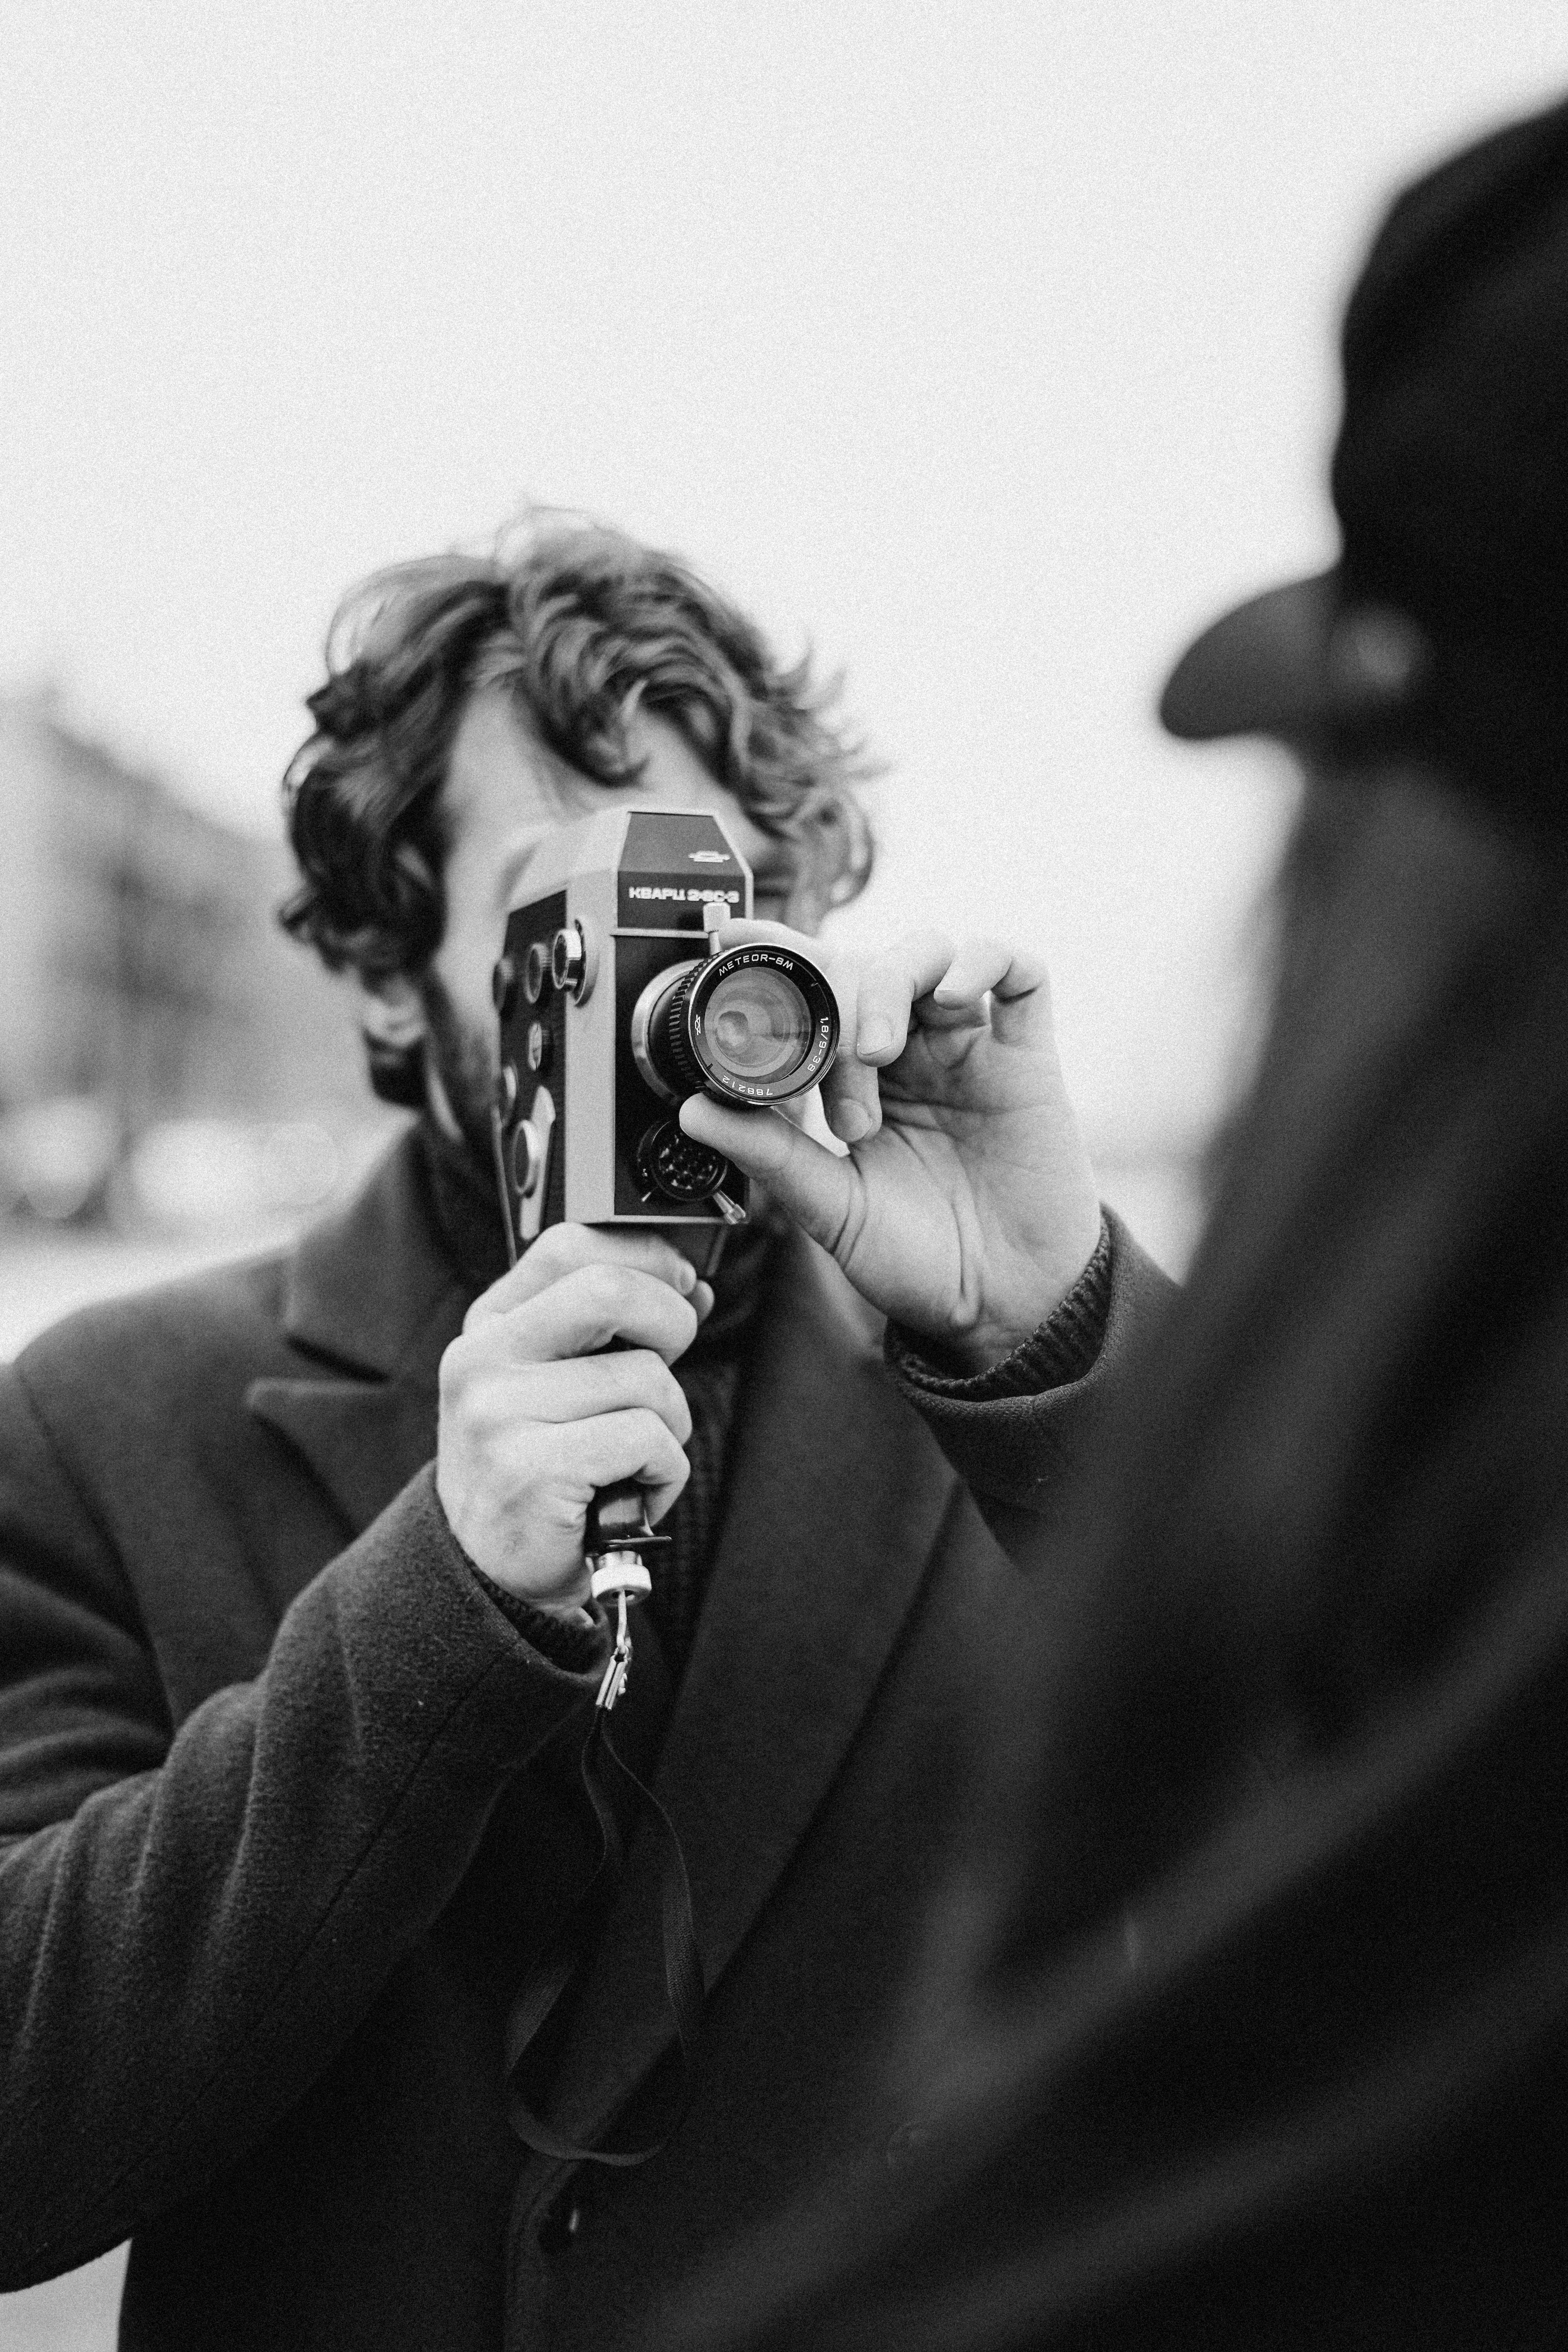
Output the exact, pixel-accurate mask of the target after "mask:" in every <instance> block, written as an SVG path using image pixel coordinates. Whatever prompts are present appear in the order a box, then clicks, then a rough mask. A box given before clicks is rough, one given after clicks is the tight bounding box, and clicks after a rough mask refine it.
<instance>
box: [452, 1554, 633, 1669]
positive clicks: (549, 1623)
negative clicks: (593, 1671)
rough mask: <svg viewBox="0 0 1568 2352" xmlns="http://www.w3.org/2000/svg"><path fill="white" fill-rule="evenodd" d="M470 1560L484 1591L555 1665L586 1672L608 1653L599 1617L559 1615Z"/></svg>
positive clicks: (525, 1637)
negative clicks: (522, 1597)
mask: <svg viewBox="0 0 1568 2352" xmlns="http://www.w3.org/2000/svg"><path fill="white" fill-rule="evenodd" d="M463 1557H464V1559H468V1554H467V1552H465V1553H464V1554H463ZM468 1572H469V1574H470V1575H471V1576H472V1577H473V1579H474V1580H475V1582H476V1583H477V1584H478V1585H479V1589H480V1591H482V1592H485V1593H487V1594H488V1595H489V1598H490V1600H492V1601H494V1602H495V1605H496V1607H497V1608H498V1609H499V1610H500V1612H501V1614H502V1616H503V1617H505V1619H506V1620H507V1622H508V1623H509V1624H510V1626H511V1627H512V1628H513V1630H514V1632H516V1633H521V1636H522V1638H523V1640H524V1641H525V1642H526V1643H528V1644H529V1646H530V1648H531V1649H534V1650H537V1651H538V1652H539V1654H540V1656H541V1657H542V1658H545V1659H547V1660H548V1661H549V1663H550V1664H551V1665H552V1666H559V1667H560V1669H561V1671H562V1673H563V1674H568V1675H585V1674H586V1673H587V1672H588V1670H589V1668H590V1667H592V1666H596V1665H597V1664H599V1661H600V1659H601V1658H602V1656H603V1654H604V1648H605V1630H604V1627H603V1625H602V1624H601V1623H600V1622H598V1621H597V1620H596V1619H595V1618H593V1617H591V1616H589V1614H588V1612H587V1611H586V1610H584V1611H583V1612H582V1614H581V1618H580V1620H574V1619H573V1618H570V1617H557V1616H555V1615H554V1614H553V1612H552V1611H550V1610H548V1609H536V1608H535V1607H534V1605H533V1603H532V1601H524V1600H523V1599H521V1596H520V1595H519V1594H517V1593H515V1592H508V1591H507V1590H506V1588H505V1587H504V1585H500V1584H498V1583H497V1582H496V1581H495V1579H494V1578H493V1577H489V1576H487V1575H486V1574H485V1572H484V1570H483V1569H482V1568H476V1567H475V1565H474V1562H473V1561H472V1560H471V1559H468Z"/></svg>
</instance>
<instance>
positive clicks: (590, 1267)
mask: <svg viewBox="0 0 1568 2352" xmlns="http://www.w3.org/2000/svg"><path fill="white" fill-rule="evenodd" d="M712 1304H713V1294H712V1292H711V1291H710V1289H709V1287H708V1286H707V1284H706V1283H705V1282H700V1281H699V1280H698V1278H697V1276H696V1274H695V1273H694V1271H693V1269H692V1267H691V1266H690V1265H689V1263H688V1261H687V1260H686V1259H685V1258H684V1257H682V1256H681V1255H680V1254H679V1251H677V1250H673V1249H671V1248H670V1246H669V1244H668V1243H667V1242H662V1241H658V1240H656V1239H655V1238H654V1237H653V1236H652V1235H651V1234H637V1233H628V1232H622V1231H616V1229H614V1228H607V1229H606V1228H599V1227H589V1226H586V1225H552V1227H551V1228H550V1229H549V1231H548V1232H546V1233H544V1234H541V1236H540V1238H539V1239H538V1241H536V1242H535V1243H534V1244H532V1246H531V1249H530V1250H529V1251H528V1252H527V1254H526V1255H525V1256H524V1257H523V1258H522V1259H521V1263H520V1264H518V1265H515V1266H513V1267H512V1269H511V1271H510V1274H507V1275H505V1276H502V1278H501V1280H500V1282H498V1283H496V1284H495V1285H494V1286H492V1287H491V1288H490V1289H489V1290H487V1291H486V1292H485V1293H484V1294H483V1296H482V1297H479V1298H476V1299H475V1301H474V1303H473V1305H472V1307H469V1309H468V1315H467V1317H466V1318H465V1320H464V1324H463V1332H462V1337H461V1338H460V1339H454V1340H453V1342H452V1344H451V1346H450V1347H449V1348H448V1349H447V1352H446V1354H445V1355H444V1356H443V1357H442V1359H441V1407H440V1429H439V1434H438V1437H437V1448H436V1491H437V1495H438V1496H439V1497H440V1500H441V1507H442V1509H443V1510H444V1511H445V1512H446V1514H447V1523H448V1525H449V1526H450V1528H451V1529H452V1532H453V1534H454V1535H455V1536H456V1537H457V1538H458V1542H459V1543H460V1544H461V1545H462V1547H463V1549H464V1550H465V1551H466V1552H467V1554H468V1558H469V1559H471V1560H472V1561H473V1562H474V1564H475V1566H476V1567H477V1568H481V1569H482V1570H484V1572H485V1574H486V1575H487V1576H488V1577H490V1578H492V1579H493V1580H494V1581H495V1582H496V1583H497V1584H499V1585H500V1586H501V1587H502V1589H503V1590H504V1591H508V1592H511V1593H515V1594H516V1595H517V1597H518V1598H519V1599H520V1600H523V1601H531V1602H532V1603H533V1605H534V1607H535V1608H539V1609H546V1610H552V1611H555V1612H561V1613H564V1612H567V1611H569V1610H572V1609H574V1608H578V1607H581V1606H582V1605H583V1604H584V1603H585V1602H586V1601H587V1599H588V1571H587V1569H586V1567H585V1565H584V1559H583V1536H584V1518H585V1517H586V1514H587V1509H588V1506H589V1504H590V1503H591V1502H592V1500H593V1498H594V1496H595V1493H596V1492H597V1491H598V1490H599V1489H600V1488H602V1487H605V1486H614V1485H615V1484H616V1481H617V1480H618V1479H622V1478H635V1479H636V1480H637V1483H638V1485H639V1486H642V1487H644V1488H645V1489H646V1491H647V1507H648V1514H649V1517H651V1518H654V1519H658V1518H660V1517H662V1516H663V1515H664V1513H665V1512H666V1511H667V1510H668V1508H669V1507H670V1505H671V1504H672V1503H673V1502H674V1500H675V1498H676V1496H678V1495H679V1492H680V1490H681V1488H682V1487H683V1486H685V1484H686V1481H687V1477H688V1475H689V1465H688V1462H687V1459H686V1455H685V1454H684V1453H683V1452H682V1450H681V1449H682V1447H683V1446H684V1444H685V1443H686V1440H687V1439H688V1438H689V1436H690V1434H691V1415H690V1413H689V1411H688V1409H687V1403H686V1399H685V1397H684V1396H683V1395H682V1394H681V1391H680V1386H679V1382H678V1381H677V1380H676V1378H675V1375H674V1373H673V1372H672V1371H671V1370H670V1369H669V1367H670V1365H671V1364H672V1363H673V1362H674V1361H675V1360H676V1358H677V1357H678V1356H680V1355H682V1354H684V1352H685V1350H686V1349H688V1348H689V1346H690V1345H691V1342H692V1340H693V1339H695V1338H696V1336H697V1328H698V1325H699V1323H700V1321H701V1320H702V1318H704V1317H705V1316H706V1315H707V1314H708V1312H709V1310H710V1307H712ZM612 1341H618V1342H619V1343H620V1344H619V1345H618V1346H616V1347H615V1348H613V1349H612V1348H611V1342H612ZM605 1350H608V1351H609V1352H607V1353H606V1352H603V1351H605Z"/></svg>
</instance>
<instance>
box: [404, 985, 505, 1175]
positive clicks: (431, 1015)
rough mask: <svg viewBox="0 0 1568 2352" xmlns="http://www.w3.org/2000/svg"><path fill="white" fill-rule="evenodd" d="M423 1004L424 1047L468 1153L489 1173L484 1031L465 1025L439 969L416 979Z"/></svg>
mask: <svg viewBox="0 0 1568 2352" xmlns="http://www.w3.org/2000/svg"><path fill="white" fill-rule="evenodd" d="M420 995H421V998H422V999H423V1002H424V1005H425V1018H426V1033H425V1051H426V1054H427V1055H428V1056H429V1060H430V1068H431V1071H432V1073H433V1074H434V1076H436V1077H437V1079H439V1081H440V1085H441V1091H442V1093H443V1094H444V1095H445V1096H446V1097H447V1105H448V1107H449V1108H450V1110H451V1113H452V1117H453V1118H455V1119H456V1121H457V1123H458V1129H459V1131H460V1133H461V1135H462V1139H463V1142H464V1144H465V1145H466V1147H467V1149H468V1153H469V1156H470V1157H471V1158H472V1159H473V1160H474V1161H475V1162H476V1163H477V1165H478V1166H479V1168H481V1169H483V1170H484V1171H486V1174H487V1176H488V1174H489V1165H490V1105H491V1103H492V1101H493V1100H494V1098H495V1063H494V1060H493V1058H492V1056H491V1053H490V1044H489V1034H488V1031H487V1030H484V1029H480V1028H473V1027H469V1026H468V1024H467V1023H465V1021H464V1019H463V1016H462V1014H461V1013H459V1012H458V1008H457V1006H456V1005H455V1004H454V1003H453V1002H452V999H451V997H450V996H449V995H448V993H447V987H446V983H445V982H443V981H442V979H441V977H440V974H439V973H438V972H434V971H430V972H426V975H425V978H424V980H423V982H421V983H420Z"/></svg>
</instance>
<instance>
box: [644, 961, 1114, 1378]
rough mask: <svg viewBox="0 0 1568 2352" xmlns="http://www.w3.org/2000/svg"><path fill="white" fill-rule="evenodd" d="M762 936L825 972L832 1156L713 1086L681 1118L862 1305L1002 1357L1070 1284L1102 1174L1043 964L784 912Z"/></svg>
mask: <svg viewBox="0 0 1568 2352" xmlns="http://www.w3.org/2000/svg"><path fill="white" fill-rule="evenodd" d="M756 940H773V941H775V942H777V943H779V944H781V945H783V946H786V947H792V948H795V949H798V950H800V952H801V953H802V954H803V955H806V956H809V957H810V959H811V960H812V961H813V962H814V963H816V965H817V966H818V967H819V969H820V970H821V971H823V972H824V973H825V974H826V978H827V980H828V982H830V984H831V986H832V988H833V992H834V994H835V996H836V998H837V1003H838V1011H839V1019H840V1023H841V1024H842V1026H841V1034H840V1037H839V1045H838V1055H837V1060H836V1062H835V1063H834V1066H833V1067H832V1069H831V1070H830V1071H829V1073H828V1075H827V1076H826V1079H825V1080H824V1082H823V1088H822V1099H823V1108H824V1110H825V1112H826V1118H827V1123H828V1126H829V1128H830V1129H832V1130H833V1132H834V1133H835V1134H837V1136H838V1137H839V1138H840V1139H842V1141H843V1142H844V1143H845V1144H847V1147H848V1149H847V1152H845V1153H843V1154H840V1153H837V1152H835V1151H833V1150H829V1149H828V1148H827V1147H826V1145H824V1144H822V1143H820V1142H817V1141H816V1140H815V1139H813V1138H812V1137H811V1136H809V1135H807V1134H806V1133H805V1132H804V1131H803V1129H802V1127H801V1126H800V1124H799V1122H798V1120H797V1119H794V1118H789V1117H787V1116H786V1115H784V1114H783V1113H781V1112H779V1111H752V1110H732V1109H731V1108H728V1107H727V1106H725V1105H723V1104H721V1103H717V1102H714V1101H712V1100H711V1099H710V1097H707V1096H705V1095H694V1096H692V1097H690V1099H689V1101H687V1102H685V1103H683V1104H682V1106H681V1110H680V1124H681V1126H682V1127H683V1128H684V1129H685V1130H686V1132H687V1133H688V1134H689V1135H690V1136H693V1137H695V1138H696V1139H698V1140H699V1141H700V1142H702V1143H707V1144H710V1145H711V1146H712V1147H713V1148H714V1149H715V1150H720V1151H722V1152H724V1153H725V1154H726V1156H727V1157H728V1158H729V1159H731V1160H733V1162H734V1163H735V1165H736V1167H737V1168H739V1169H741V1170H742V1171H743V1172H744V1173H745V1174H746V1175H748V1176H750V1177H753V1178H755V1179H756V1180H757V1181H759V1182H761V1183H763V1184H765V1185H766V1187H767V1189H768V1191H769V1192H771V1193H772V1195H773V1198H774V1199H775V1200H777V1201H778V1202H780V1203H781V1204H782V1205H783V1207H784V1209H786V1210H787V1211H788V1213H789V1214H790V1215H791V1216H793V1217H794V1218H795V1221H796V1223H798V1224H800V1225H801V1226H802V1227H803V1228H804V1230H805V1232H806V1233H808V1234H810V1235H811V1237H812V1239H813V1240H814V1241H817V1242H820V1243H821V1244H822V1245H823V1246H824V1248H826V1249H827V1250H829V1251H830V1252H831V1253H832V1255H833V1256H834V1257H835V1258H836V1259H837V1262H838V1264H839V1265H840V1266H842V1268H843V1270H844V1272H845V1273H846V1275H847V1276H848V1277H849V1280H850V1281H851V1282H852V1283H853V1284H854V1285H855V1287H856V1288H857V1290H858V1291H859V1292H860V1294H861V1296H862V1297H865V1298H866V1299H868V1301H869V1302H870V1304H871V1305H872V1306H874V1307H878V1308H879V1310H880V1311H881V1312H882V1313H883V1314H885V1315H888V1316H889V1317H890V1318H892V1319H893V1320H894V1321H896V1322H899V1323H900V1324H902V1325H904V1326H905V1327H906V1328H908V1329H910V1330H911V1331H913V1332H915V1333H917V1334H919V1335H920V1336H921V1337H922V1338H924V1339H930V1340H933V1341H935V1342H936V1343H938V1345H939V1346H941V1347H942V1349H945V1350H946V1351H947V1352H948V1353H949V1354H950V1355H951V1356H952V1358H953V1359H954V1360H956V1361H957V1363H958V1364H959V1365H960V1366H961V1367H962V1368H963V1369H964V1370H982V1369H984V1367H985V1366H986V1365H989V1364H992V1363H995V1362H997V1361H999V1360H1000V1359H1001V1358H1002V1357H1004V1356H1006V1355H1009V1354H1010V1353H1011V1352H1012V1350H1013V1349H1015V1348H1016V1347H1017V1346H1018V1344H1019V1343H1020V1341H1022V1340H1024V1339H1027V1338H1028V1336H1029V1334H1030V1333H1031V1332H1032V1331H1034V1330H1035V1329H1037V1327H1038V1326H1039V1325H1040V1324H1041V1323H1043V1322H1044V1321H1045V1320H1046V1318H1047V1316H1049V1315H1050V1314H1051V1313H1052V1311H1053V1310H1054V1309H1055V1308H1056V1307H1058V1306H1059V1304H1060V1303H1061V1301H1062V1299H1063V1298H1065V1297H1066V1296H1067V1294H1068V1291H1069V1290H1070V1289H1071V1288H1072V1286H1073V1284H1074V1283H1075V1282H1076V1281H1077V1279H1078V1277H1079V1275H1080V1274H1081V1273H1082V1271H1083V1268H1084V1266H1085V1265H1087V1264H1088V1262H1089V1257H1090V1256H1091V1255H1092V1254H1093V1251H1094V1248H1095V1244H1096V1243H1097V1242H1098V1240H1099V1238H1100V1199H1099V1194H1098V1192H1097V1190H1096V1187H1095V1181H1094V1171H1093V1170H1092V1169H1091V1167H1090V1166H1089V1155H1088V1153H1087V1152H1086V1150H1084V1145H1083V1139H1082V1137H1081V1136H1080V1134H1079V1127H1078V1121H1077V1118H1075V1116H1074V1114H1073V1108H1072V1105H1071V1103H1070V1102H1069V1101H1068V1095H1067V1089H1066V1087H1065V1086H1064V1084H1063V1082H1062V1074H1061V1067H1060V1065H1059V1063H1058V1058H1057V1049H1056V1039H1055V1034H1054V1033H1053V1030H1052V1025H1051V1009H1050V988H1049V983H1048V982H1047V977H1046V973H1045V971H1044V968H1043V967H1042V966H1041V965H1039V964H1038V963H1036V962H1034V961H1031V960H1030V959H1029V958H1027V957H1026V956H1021V955H1016V954H1015V953H1014V952H1013V950H1011V949H1010V948H1008V947H1005V946H1004V945H1003V944H1002V943H1001V942H999V941H998V940H990V939H973V940H964V941H963V942H962V943H961V944H960V945H959V946H958V947H957V948H956V949H955V948H954V946H953V945H952V942H951V941H950V940H947V939H946V938H944V937H942V935H941V934H940V933H938V932H934V931H921V932H916V933H912V934H910V936H909V937H907V938H905V939H903V940H900V941H899V942H898V943H897V944H896V945H895V946H893V947H892V948H890V949H889V950H887V951H886V952H884V953H881V954H877V955H866V954H848V953H846V952H844V951H842V950H835V949H833V948H832V947H829V946H826V945H825V944H824V943H823V942H822V941H821V940H813V939H807V938H805V936H804V935H803V934H802V933H800V932H798V931H791V930H786V929H784V927H783V926H782V925H781V924H778V923H753V922H733V923H727V924H725V925H723V926H722V927H721V929H720V931H719V934H718V944H719V945H720V946H721V947H724V948H728V947H740V946H744V945H746V944H748V943H749V942H752V941H756Z"/></svg>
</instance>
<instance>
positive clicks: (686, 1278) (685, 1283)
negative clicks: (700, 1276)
mask: <svg viewBox="0 0 1568 2352" xmlns="http://www.w3.org/2000/svg"><path fill="white" fill-rule="evenodd" d="M675 1278H676V1280H677V1282H679V1285H680V1287H681V1288H682V1290H695V1289H696V1287H697V1268H696V1267H695V1266H694V1265H692V1263H691V1260H690V1259H689V1257H683V1258H682V1259H681V1261H680V1272H679V1274H678V1275H677V1276H676V1277H675Z"/></svg>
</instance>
